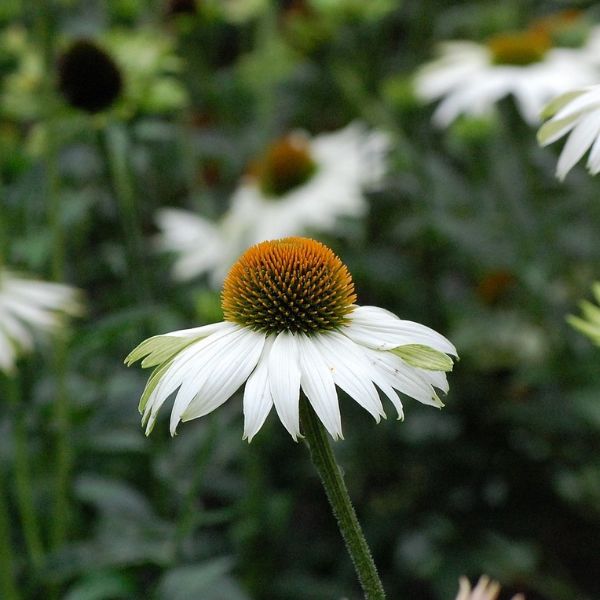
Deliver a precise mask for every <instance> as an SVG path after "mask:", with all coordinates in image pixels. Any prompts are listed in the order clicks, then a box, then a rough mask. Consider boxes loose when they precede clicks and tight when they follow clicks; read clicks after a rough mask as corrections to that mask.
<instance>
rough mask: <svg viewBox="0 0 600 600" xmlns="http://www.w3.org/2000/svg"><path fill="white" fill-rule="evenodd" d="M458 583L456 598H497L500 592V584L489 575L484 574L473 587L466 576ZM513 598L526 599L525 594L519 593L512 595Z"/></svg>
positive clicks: (493, 599) (491, 599)
mask: <svg viewBox="0 0 600 600" xmlns="http://www.w3.org/2000/svg"><path fill="white" fill-rule="evenodd" d="M458 584H459V590H458V595H457V596H456V600H496V599H497V598H498V594H499V593H500V584H499V583H498V582H496V581H491V580H490V578H489V577H488V576H487V575H482V576H481V577H480V578H479V581H478V582H477V585H476V586H475V587H474V588H473V589H471V584H470V583H469V580H468V579H467V578H466V577H461V578H460V579H459V582H458ZM512 600H525V596H523V594H517V595H515V596H513V597H512Z"/></svg>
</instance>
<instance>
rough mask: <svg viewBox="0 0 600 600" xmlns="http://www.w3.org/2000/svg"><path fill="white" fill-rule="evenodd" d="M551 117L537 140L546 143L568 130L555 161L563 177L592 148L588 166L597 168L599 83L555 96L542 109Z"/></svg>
mask: <svg viewBox="0 0 600 600" xmlns="http://www.w3.org/2000/svg"><path fill="white" fill-rule="evenodd" d="M542 116H543V117H546V118H548V117H551V118H550V120H549V121H548V122H546V123H544V125H542V127H540V130H539V131H538V141H539V143H540V144H541V145H542V146H547V145H548V144H552V143H553V142H555V141H557V140H559V139H560V138H561V137H563V136H565V135H567V134H569V139H568V140H567V143H566V144H565V147H564V148H563V150H562V152H561V154H560V157H559V159H558V163H557V165H556V176H557V177H558V178H559V179H561V180H563V179H564V178H565V177H566V175H567V173H568V172H569V171H570V170H571V169H572V168H573V166H574V165H575V163H577V161H579V159H581V157H582V156H583V155H584V154H585V153H586V152H587V151H588V150H589V149H590V148H591V150H590V154H589V156H588V160H587V169H588V171H589V172H590V173H591V174H592V175H596V174H597V173H598V172H600V141H599V140H600V85H593V86H590V87H586V88H583V89H579V90H573V91H570V92H567V93H566V94H563V95H562V96H559V97H558V98H555V99H554V100H553V101H552V102H550V104H548V106H546V108H545V109H544V111H543V113H542Z"/></svg>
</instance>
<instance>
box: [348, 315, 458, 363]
mask: <svg viewBox="0 0 600 600" xmlns="http://www.w3.org/2000/svg"><path fill="white" fill-rule="evenodd" d="M349 318H350V324H349V325H348V326H347V327H344V328H343V329H342V330H341V331H342V333H343V334H344V335H346V336H348V337H349V338H350V339H352V340H354V341H355V342H357V343H359V344H361V345H364V346H368V347H370V348H373V349H375V350H391V349H392V348H396V347H398V346H403V345H405V344H422V345H424V346H429V347H431V348H433V349H434V350H437V351H439V352H444V353H445V354H451V355H453V356H457V352H456V348H455V347H454V345H453V344H452V343H451V342H450V341H449V340H448V339H446V338H445V337H444V336H443V335H441V334H439V333H438V332H437V331H434V330H433V329H431V328H430V327H426V326H425V325H421V324H420V323H415V322H413V321H404V320H402V319H399V318H398V317H397V316H396V315H394V314H393V313H391V312H389V311H387V310H384V309H382V308H378V307H376V306H357V307H356V308H355V310H354V311H353V312H352V313H351V314H350V315H349Z"/></svg>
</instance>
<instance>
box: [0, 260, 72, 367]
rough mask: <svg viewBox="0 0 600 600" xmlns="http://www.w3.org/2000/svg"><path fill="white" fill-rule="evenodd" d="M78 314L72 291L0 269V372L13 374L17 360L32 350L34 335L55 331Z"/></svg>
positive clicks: (66, 286)
mask: <svg viewBox="0 0 600 600" xmlns="http://www.w3.org/2000/svg"><path fill="white" fill-rule="evenodd" d="M80 312H81V305H80V303H79V300H78V292H77V291H76V290H75V289H74V288H72V287H70V286H68V285H63V284H58V283H49V282H46V281H37V280H34V279H28V278H26V277H25V276H23V275H21V274H17V273H13V272H11V271H9V270H6V269H3V268H0V371H4V372H5V373H10V372H12V371H13V370H14V367H15V362H16V359H17V357H18V356H19V355H20V354H22V353H25V352H30V351H31V350H32V349H33V345H34V341H35V337H36V334H46V333H49V332H53V331H56V330H57V329H58V328H59V327H60V326H61V324H62V323H63V321H64V317H65V316H75V315H78V314H80Z"/></svg>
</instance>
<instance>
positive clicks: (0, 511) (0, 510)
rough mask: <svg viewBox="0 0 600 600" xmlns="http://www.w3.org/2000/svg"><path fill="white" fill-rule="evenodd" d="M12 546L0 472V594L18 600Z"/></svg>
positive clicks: (10, 599)
mask: <svg viewBox="0 0 600 600" xmlns="http://www.w3.org/2000/svg"><path fill="white" fill-rule="evenodd" d="M14 554H15V553H14V548H13V546H12V543H11V539H10V518H9V514H8V506H7V494H6V489H5V487H4V477H3V473H0V596H1V597H2V598H6V600H18V598H19V592H18V591H17V586H16V583H15V574H14V570H13V561H12V558H13V556H14Z"/></svg>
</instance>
